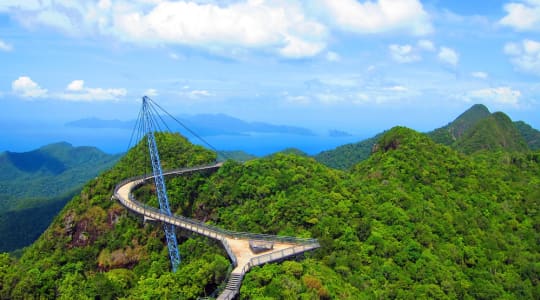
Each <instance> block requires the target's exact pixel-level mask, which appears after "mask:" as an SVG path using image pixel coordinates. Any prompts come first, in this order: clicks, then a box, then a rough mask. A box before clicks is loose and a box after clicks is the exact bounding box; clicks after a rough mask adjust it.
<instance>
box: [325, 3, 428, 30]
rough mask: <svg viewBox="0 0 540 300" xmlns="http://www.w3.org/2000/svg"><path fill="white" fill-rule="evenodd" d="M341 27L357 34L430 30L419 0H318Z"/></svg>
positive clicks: (426, 16)
mask: <svg viewBox="0 0 540 300" xmlns="http://www.w3.org/2000/svg"><path fill="white" fill-rule="evenodd" d="M317 3H319V4H320V5H322V6H323V10H324V11H325V13H327V14H328V15H329V16H330V18H331V19H332V20H333V22H335V24H336V25H337V26H338V27H339V28H341V29H342V30H347V31H352V32H359V33H380V32H388V31H401V32H407V33H411V34H413V35H424V34H428V33H430V32H432V31H433V28H432V26H431V22H430V18H429V15H428V14H427V13H426V12H425V11H424V8H423V6H422V3H421V2H420V1H418V0H401V1H395V0H378V1H364V2H359V1H356V0H317Z"/></svg>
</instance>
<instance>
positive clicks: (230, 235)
mask: <svg viewBox="0 0 540 300" xmlns="http://www.w3.org/2000/svg"><path fill="white" fill-rule="evenodd" d="M220 166H221V164H212V165H207V166H202V167H193V168H183V169H176V170H171V171H167V172H164V173H163V175H183V174H188V173H193V172H196V171H201V170H211V169H215V168H219V167H220ZM152 177H153V176H152V175H141V176H135V177H131V178H128V179H125V180H123V181H121V182H120V183H119V184H117V185H116V187H115V189H114V194H115V197H116V198H118V199H119V200H120V201H121V202H122V203H124V201H122V199H120V196H119V195H118V190H119V189H120V188H121V187H122V186H124V185H126V184H127V183H129V182H134V181H138V182H136V183H135V184H134V185H133V187H132V188H131V189H130V194H129V198H130V199H126V200H129V201H130V202H133V203H134V204H136V206H139V207H142V208H143V214H145V212H146V211H151V212H153V213H155V214H161V212H160V211H159V209H157V208H155V207H152V206H149V205H146V204H144V203H141V202H138V201H137V200H136V199H135V197H134V196H133V195H132V193H131V191H132V190H134V189H135V188H137V187H139V186H140V185H142V184H144V181H145V180H147V179H149V178H152ZM145 215H146V214H145ZM164 216H165V215H164ZM165 217H167V218H172V219H176V220H177V221H179V222H184V223H188V224H190V225H193V226H196V227H200V228H204V229H206V230H207V231H210V232H213V233H215V234H219V235H222V236H226V237H228V238H232V239H235V238H240V239H253V240H264V241H279V242H285V243H287V242H289V243H299V244H311V243H314V242H317V239H313V238H298V237H291V236H276V235H270V234H263V233H249V232H236V231H231V230H227V229H222V228H219V227H217V226H213V225H209V224H206V223H203V222H199V221H196V220H193V219H190V218H186V217H183V216H178V215H173V216H165ZM165 219H166V218H161V220H163V221H165ZM167 223H170V222H167ZM173 225H176V224H173Z"/></svg>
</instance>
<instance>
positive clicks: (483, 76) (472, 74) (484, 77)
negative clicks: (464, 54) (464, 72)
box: [471, 71, 489, 79]
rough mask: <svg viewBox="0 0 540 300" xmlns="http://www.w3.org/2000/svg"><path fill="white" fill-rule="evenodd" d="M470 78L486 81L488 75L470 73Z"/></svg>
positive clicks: (484, 73)
mask: <svg viewBox="0 0 540 300" xmlns="http://www.w3.org/2000/svg"><path fill="white" fill-rule="evenodd" d="M471 76H472V77H474V78H478V79H487V78H488V77H489V75H488V74H487V73H486V72H480V71H478V72H472V73H471Z"/></svg>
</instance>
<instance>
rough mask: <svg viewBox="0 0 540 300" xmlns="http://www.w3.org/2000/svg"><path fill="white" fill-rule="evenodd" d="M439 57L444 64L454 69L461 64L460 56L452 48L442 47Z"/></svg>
mask: <svg viewBox="0 0 540 300" xmlns="http://www.w3.org/2000/svg"><path fill="white" fill-rule="evenodd" d="M437 56H438V57H439V59H440V60H441V61H442V62H444V63H447V64H449V65H452V66H454V67H455V66H457V64H458V62H459V54H458V53H457V52H456V51H455V50H454V49H451V48H447V47H441V49H440V50H439V54H438V55H437Z"/></svg>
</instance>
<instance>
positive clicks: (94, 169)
mask: <svg viewBox="0 0 540 300" xmlns="http://www.w3.org/2000/svg"><path fill="white" fill-rule="evenodd" d="M118 158H119V156H118V155H110V154H106V153H104V152H102V151H101V150H99V149H97V148H94V147H73V146H72V145H70V144H68V143H65V142H62V143H56V144H50V145H47V146H43V147H41V148H39V149H36V150H33V151H29V152H22V153H18V152H9V151H6V152H3V153H0V169H1V170H2V172H1V173H0V197H1V198H2V201H1V204H0V212H3V211H6V210H13V209H21V208H29V207H32V206H33V204H32V203H28V202H29V201H31V200H30V199H32V198H51V197H55V196H60V195H62V194H65V193H66V192H68V191H71V190H72V189H73V188H76V187H79V186H81V185H82V184H84V183H85V182H87V181H88V180H89V179H90V178H92V177H95V176H96V175H98V174H99V173H100V172H101V171H103V170H105V169H106V168H109V167H111V166H112V165H113V164H114V163H115V162H116V161H117V160H118ZM37 204H42V203H37Z"/></svg>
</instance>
